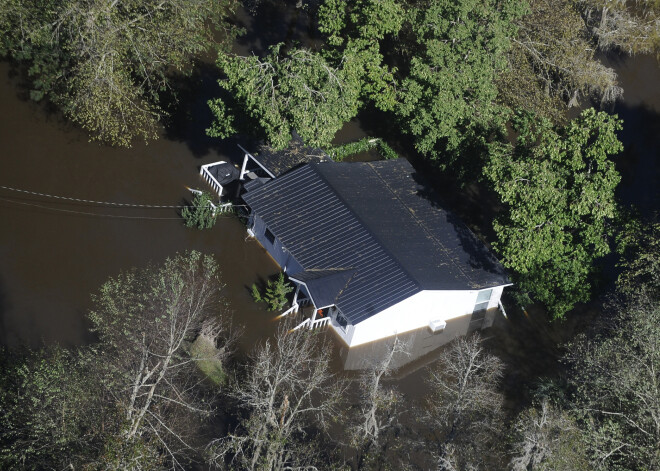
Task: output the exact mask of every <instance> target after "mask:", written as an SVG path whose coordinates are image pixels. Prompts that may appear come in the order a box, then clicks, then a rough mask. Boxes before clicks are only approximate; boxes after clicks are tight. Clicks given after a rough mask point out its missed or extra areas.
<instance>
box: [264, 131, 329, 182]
mask: <svg viewBox="0 0 660 471" xmlns="http://www.w3.org/2000/svg"><path fill="white" fill-rule="evenodd" d="M254 158H255V159H257V160H258V161H259V162H260V163H261V165H263V166H264V167H266V168H267V169H268V171H269V172H271V173H272V174H273V175H275V176H276V177H279V176H280V175H282V174H284V173H286V172H288V171H289V170H291V169H293V168H295V167H297V166H298V165H301V164H306V163H309V162H324V161H328V160H331V159H330V157H328V155H327V154H326V153H325V152H323V150H321V149H319V148H315V147H309V146H306V145H305V144H304V143H303V141H302V139H301V138H300V136H298V133H296V132H295V131H294V132H293V136H292V138H291V141H290V142H289V146H288V147H287V148H286V149H284V150H278V151H276V150H273V149H272V148H270V147H268V146H265V145H264V146H261V147H259V150H258V152H257V153H256V154H255V156H254Z"/></svg>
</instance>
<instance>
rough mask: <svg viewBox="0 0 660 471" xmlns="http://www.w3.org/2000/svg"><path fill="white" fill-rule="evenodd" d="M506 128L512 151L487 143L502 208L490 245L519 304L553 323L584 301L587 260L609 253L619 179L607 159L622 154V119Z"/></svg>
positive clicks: (588, 114) (522, 121) (523, 119)
mask: <svg viewBox="0 0 660 471" xmlns="http://www.w3.org/2000/svg"><path fill="white" fill-rule="evenodd" d="M513 125H514V130H515V131H516V132H518V133H519V135H518V139H517V141H516V145H515V147H511V146H509V145H504V144H496V145H493V146H492V147H491V149H492V152H491V160H490V162H489V164H488V165H487V166H486V168H485V173H486V175H487V177H488V178H489V179H490V181H491V183H492V184H493V187H494V189H495V191H496V192H497V193H498V194H499V195H500V196H501V198H502V201H503V202H504V203H505V204H506V210H505V212H504V213H503V215H502V216H500V217H499V218H497V220H496V221H495V223H494V228H495V232H496V233H497V238H498V240H497V242H496V243H495V244H494V246H495V247H496V249H497V250H498V251H499V252H500V254H501V255H502V257H503V259H502V263H503V264H504V265H505V266H506V267H507V268H510V269H512V270H513V271H514V274H515V281H516V283H517V285H518V290H519V292H520V293H522V294H523V298H522V300H523V302H529V300H533V301H540V302H542V303H544V304H545V305H546V306H548V307H549V309H550V310H551V312H552V314H553V316H554V317H556V318H560V317H563V316H564V314H565V313H566V312H567V311H568V310H569V309H571V308H572V307H573V306H574V305H575V303H577V302H581V301H586V300H587V299H588V297H589V291H590V287H591V283H590V275H591V274H592V273H593V272H594V268H595V267H594V262H595V261H596V259H597V258H598V257H602V256H603V255H605V254H607V253H609V252H610V245H609V241H608V236H609V235H610V233H611V227H610V226H609V224H610V222H611V221H612V220H613V218H614V217H615V215H616V203H615V200H614V190H615V188H616V186H617V184H618V183H619V180H620V177H619V174H618V172H617V171H616V169H615V167H614V162H612V161H611V160H610V159H609V158H608V157H609V156H611V155H613V154H616V153H618V152H620V151H621V150H622V145H621V143H620V142H619V140H618V139H617V137H616V131H617V130H619V129H621V121H620V120H618V119H617V118H616V117H615V116H610V115H608V114H606V113H604V112H599V113H597V112H596V111H594V110H593V109H588V110H586V111H584V112H583V113H582V114H581V115H580V116H579V117H578V118H576V119H574V120H573V121H571V122H570V123H568V124H567V125H566V126H565V127H560V128H557V127H554V126H553V125H552V123H551V122H550V121H549V120H547V119H544V118H536V117H534V116H532V115H530V114H520V115H518V116H517V117H516V119H515V120H514V123H513Z"/></svg>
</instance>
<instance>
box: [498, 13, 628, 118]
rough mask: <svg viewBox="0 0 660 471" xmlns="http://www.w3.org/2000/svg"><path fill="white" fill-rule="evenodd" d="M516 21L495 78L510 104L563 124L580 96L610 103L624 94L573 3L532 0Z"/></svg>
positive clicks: (580, 99) (504, 97) (503, 97)
mask: <svg viewBox="0 0 660 471" xmlns="http://www.w3.org/2000/svg"><path fill="white" fill-rule="evenodd" d="M515 24H516V26H517V32H516V34H515V36H514V37H513V38H512V47H511V49H510V51H509V52H508V55H507V58H508V62H509V67H508V69H507V70H506V71H504V72H503V73H502V74H501V75H500V76H499V78H498V84H499V91H500V96H501V98H502V99H503V100H504V102H505V103H506V104H507V105H508V106H510V107H511V108H514V109H525V110H528V111H532V112H534V113H536V114H538V115H540V116H545V117H548V118H551V119H552V120H553V121H556V122H561V121H564V119H565V117H564V115H565V113H566V109H567V108H570V107H573V106H577V105H578V104H579V103H580V102H581V101H582V100H584V99H588V98H594V99H597V100H599V101H600V102H601V103H609V102H612V101H614V100H616V99H617V98H618V97H619V96H621V94H622V93H623V90H622V89H621V88H620V87H619V86H618V85H617V77H616V73H615V72H614V70H612V69H611V68H608V67H605V66H604V65H603V64H602V63H601V62H600V61H599V60H598V59H596V57H595V53H596V49H595V48H594V45H593V41H592V40H591V34H590V33H589V31H588V29H587V26H586V25H585V22H584V20H583V18H582V17H581V15H580V12H579V11H578V10H577V8H576V3H575V2H573V1H567V0H530V1H529V10H528V11H527V12H526V14H525V15H523V16H522V17H520V18H518V19H517V20H516V21H515Z"/></svg>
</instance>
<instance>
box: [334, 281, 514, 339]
mask: <svg viewBox="0 0 660 471" xmlns="http://www.w3.org/2000/svg"><path fill="white" fill-rule="evenodd" d="M503 289H504V287H503V286H499V287H496V288H493V292H492V294H491V298H490V302H489V303H488V308H489V309H490V308H494V307H497V303H498V301H499V299H500V296H501V295H502V291H503ZM478 292H479V291H422V292H420V293H417V294H415V295H413V296H411V297H410V298H408V299H406V300H404V301H401V302H400V303H398V304H395V305H394V306H391V307H389V308H388V309H385V310H384V311H381V312H379V313H378V314H376V315H375V316H373V317H370V318H369V319H366V320H364V321H362V322H360V323H359V324H357V325H354V326H349V328H348V329H347V332H344V331H343V330H342V329H341V328H339V327H338V326H335V325H333V328H334V329H335V331H337V333H338V334H339V336H340V337H342V338H343V339H344V340H345V341H346V343H347V344H348V345H349V346H351V347H353V346H355V345H361V344H363V343H367V342H371V341H374V340H378V339H382V338H386V337H391V336H393V335H396V334H400V333H403V332H408V331H410V330H413V329H419V328H420V327H425V326H428V324H429V322H431V321H433V320H445V321H446V320H449V319H453V318H455V317H459V316H464V315H466V314H471V313H472V311H473V310H474V305H475V302H476V300H477V293H478Z"/></svg>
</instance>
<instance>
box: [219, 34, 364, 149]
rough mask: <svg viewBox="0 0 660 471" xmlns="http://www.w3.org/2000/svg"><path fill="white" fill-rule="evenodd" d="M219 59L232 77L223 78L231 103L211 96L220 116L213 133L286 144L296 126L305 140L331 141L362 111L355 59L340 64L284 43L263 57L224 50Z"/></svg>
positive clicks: (323, 143)
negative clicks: (244, 134)
mask: <svg viewBox="0 0 660 471" xmlns="http://www.w3.org/2000/svg"><path fill="white" fill-rule="evenodd" d="M217 63H218V67H220V69H221V70H222V71H223V73H224V74H225V75H226V76H227V78H226V79H224V80H220V82H219V83H220V86H221V87H222V88H224V89H226V90H228V91H229V92H230V93H231V102H229V101H228V100H223V99H221V98H216V99H214V100H211V101H209V106H210V107H211V111H212V112H213V114H214V116H215V120H214V121H213V123H212V125H211V127H210V128H209V129H208V130H207V134H208V135H209V136H212V137H221V138H225V137H228V136H231V135H232V134H234V133H236V132H238V131H241V130H247V131H250V132H253V133H255V134H257V135H259V136H260V137H265V138H266V139H267V140H268V142H269V143H270V144H271V145H272V146H273V147H274V148H276V149H282V148H284V147H286V145H287V144H288V143H289V141H290V140H291V138H292V133H293V131H297V132H298V134H299V135H300V137H302V138H303V140H304V141H305V143H307V144H309V145H312V146H327V145H329V144H330V141H331V140H332V138H333V137H334V135H335V133H336V132H337V131H338V130H339V129H340V128H341V127H342V126H343V125H344V123H346V122H347V121H349V120H350V119H351V118H353V117H355V115H356V114H357V112H358V107H359V95H360V82H359V74H358V71H359V69H358V68H357V64H355V62H354V61H353V60H352V59H351V58H346V61H344V62H342V63H341V64H340V65H339V66H335V65H333V64H331V63H329V62H328V61H326V60H325V59H324V58H323V57H322V56H321V55H320V54H318V53H315V52H312V51H309V50H307V49H296V48H294V49H291V50H289V51H287V52H284V51H283V47H282V45H281V44H279V45H277V46H275V47H273V48H272V49H271V52H270V54H269V55H268V56H266V57H265V58H263V59H261V58H259V57H257V56H250V57H244V56H235V55H231V54H226V53H221V54H220V55H219V57H218V62H217ZM248 117H249V118H248ZM241 120H243V121H244V122H241ZM248 120H249V122H248Z"/></svg>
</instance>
